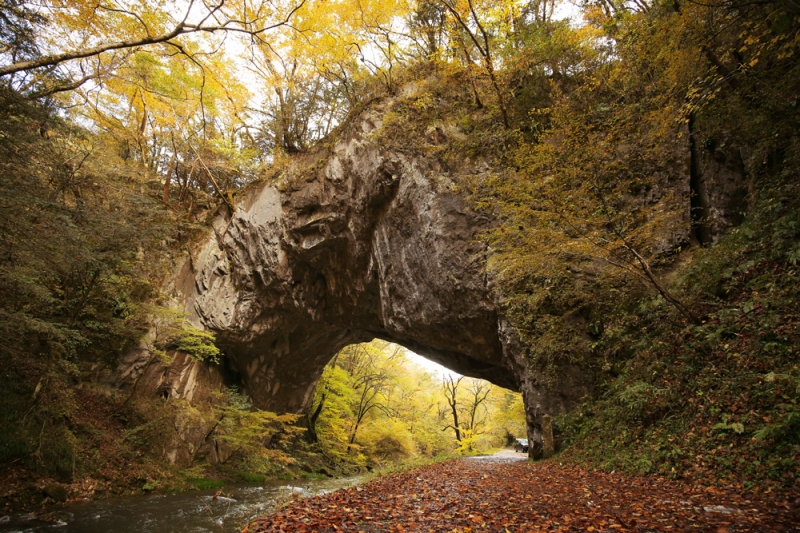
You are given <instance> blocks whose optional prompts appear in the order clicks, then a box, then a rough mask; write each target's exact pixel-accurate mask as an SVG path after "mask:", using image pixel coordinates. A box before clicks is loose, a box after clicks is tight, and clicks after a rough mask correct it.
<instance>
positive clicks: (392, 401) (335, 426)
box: [308, 339, 527, 464]
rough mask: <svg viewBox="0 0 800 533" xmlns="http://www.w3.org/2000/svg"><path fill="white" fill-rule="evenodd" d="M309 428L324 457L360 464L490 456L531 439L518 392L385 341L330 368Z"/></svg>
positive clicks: (357, 348) (353, 347)
mask: <svg viewBox="0 0 800 533" xmlns="http://www.w3.org/2000/svg"><path fill="white" fill-rule="evenodd" d="M308 426H309V432H308V437H309V440H313V441H315V442H317V443H318V445H319V446H320V448H321V449H322V450H324V452H325V454H326V455H328V456H330V457H341V458H342V459H343V460H346V461H349V462H354V463H356V464H359V463H363V464H375V463H381V462H385V461H389V462H395V461H399V460H406V459H410V458H412V457H420V456H422V457H435V456H437V455H440V454H442V453H452V452H454V451H458V452H460V453H467V454H469V453H481V452H488V451H492V450H496V449H498V448H503V447H507V446H509V445H511V444H513V442H514V439H515V438H524V437H526V436H527V428H526V420H525V412H524V406H523V400H522V396H521V394H520V393H518V392H514V391H511V390H508V389H505V388H502V387H499V386H496V385H493V384H491V383H489V382H488V381H486V380H482V379H478V378H470V377H467V376H463V375H460V374H457V373H455V372H453V371H451V370H449V369H447V368H445V367H443V366H440V365H438V364H437V363H434V362H431V361H429V360H427V359H425V358H423V357H422V356H419V355H417V354H415V353H414V352H412V351H409V350H407V349H406V348H404V347H403V346H400V345H398V344H394V343H390V342H387V341H382V340H379V339H374V340H372V341H370V342H365V343H357V344H350V345H348V346H345V347H344V348H343V349H342V350H340V351H339V352H338V353H337V354H336V355H335V356H334V357H333V359H332V360H331V362H330V363H328V365H326V366H325V368H324V371H323V373H322V376H321V378H320V380H319V382H318V384H317V386H316V389H315V393H314V398H313V401H312V405H311V408H310V410H309V419H308Z"/></svg>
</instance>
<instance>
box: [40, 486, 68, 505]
mask: <svg viewBox="0 0 800 533" xmlns="http://www.w3.org/2000/svg"><path fill="white" fill-rule="evenodd" d="M42 493H44V495H45V496H47V497H48V498H50V499H51V500H53V501H56V502H65V501H67V489H66V488H64V486H63V485H59V484H58V483H48V484H47V485H45V486H44V488H42Z"/></svg>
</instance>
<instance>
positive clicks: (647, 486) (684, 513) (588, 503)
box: [244, 452, 800, 533]
mask: <svg viewBox="0 0 800 533" xmlns="http://www.w3.org/2000/svg"><path fill="white" fill-rule="evenodd" d="M511 453H513V452H511ZM505 455H506V456H500V457H488V458H469V459H460V460H456V461H449V462H446V463H440V464H436V465H431V466H427V467H422V468H419V469H416V470H412V471H409V472H404V473H401V474H394V475H391V476H388V477H385V478H381V479H377V480H374V481H371V482H369V483H366V484H364V485H360V486H357V487H353V488H350V489H346V490H342V491H338V492H334V493H331V494H328V495H326V496H321V497H316V498H309V499H306V500H298V501H295V502H292V503H291V504H289V505H288V506H287V507H286V508H284V509H283V510H282V511H280V512H278V513H275V514H272V515H269V516H265V517H261V518H259V519H257V520H256V521H254V522H253V523H251V524H250V525H249V526H248V527H247V528H245V530H244V531H245V532H247V533H257V532H267V531H287V532H289V531H291V532H298V533H300V532H320V533H322V532H332V531H352V532H359V531H361V532H365V533H366V532H379V531H380V532H383V531H386V532H398V533H403V532H412V531H413V532H426V533H427V532H436V533H438V532H451V533H468V532H470V533H471V532H482V531H494V532H503V533H504V532H509V533H517V532H539V531H613V532H619V531H638V532H655V531H659V532H660V531H664V532H675V531H711V532H715V533H733V532H740V531H750V532H771V531H782V532H788V531H800V503H798V499H797V497H796V496H797V495H794V496H795V497H792V498H789V497H787V496H786V495H783V496H782V497H781V496H776V495H773V496H771V497H763V496H762V497H759V498H756V497H752V496H751V497H750V499H748V497H746V496H744V495H740V494H737V493H735V492H732V491H728V490H722V489H713V488H694V487H688V486H685V485H682V484H680V483H677V482H669V481H664V480H660V479H657V478H629V477H625V476H622V475H619V474H606V473H600V472H588V471H585V470H582V469H579V468H574V467H562V466H559V465H558V463H552V462H544V463H530V462H528V461H523V460H519V458H518V456H520V455H521V454H517V455H516V456H508V454H507V453H506V454H505Z"/></svg>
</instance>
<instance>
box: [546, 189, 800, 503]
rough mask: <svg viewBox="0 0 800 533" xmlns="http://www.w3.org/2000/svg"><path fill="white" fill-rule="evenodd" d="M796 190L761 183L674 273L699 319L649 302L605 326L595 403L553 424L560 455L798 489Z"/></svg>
mask: <svg viewBox="0 0 800 533" xmlns="http://www.w3.org/2000/svg"><path fill="white" fill-rule="evenodd" d="M798 194H800V187H798V185H797V183H796V180H786V181H783V180H773V181H772V182H771V183H770V182H765V183H762V184H761V186H760V187H759V190H758V192H757V193H756V198H757V202H756V203H755V207H754V208H753V209H752V210H751V215H750V216H749V217H748V218H747V219H746V220H745V222H744V224H743V225H742V226H740V227H738V228H736V229H734V230H733V231H732V232H731V233H730V234H728V235H727V236H725V237H724V238H723V239H722V240H721V241H720V243H719V244H718V245H716V246H714V247H711V248H707V249H703V250H700V251H698V252H697V253H696V254H695V255H694V257H693V258H692V261H691V263H690V264H689V265H688V266H686V267H684V268H683V269H682V270H681V271H680V272H678V274H679V275H680V279H679V280H677V282H676V285H679V286H680V289H681V292H682V293H683V294H684V295H693V296H694V300H695V306H694V308H695V309H696V310H697V311H698V312H701V314H702V319H703V320H702V323H701V324H698V325H691V324H689V323H687V322H686V321H685V320H682V319H680V318H678V317H676V314H675V313H674V312H673V310H672V309H670V308H669V307H668V306H666V305H665V304H664V303H663V302H661V301H659V300H649V301H639V302H638V303H639V306H638V307H634V308H632V309H630V310H628V311H627V312H625V313H621V314H620V315H619V316H618V317H617V318H615V319H614V320H613V321H611V323H610V324H609V325H608V326H607V327H606V331H605V333H604V335H603V336H602V338H601V339H600V340H599V341H598V342H597V343H596V344H595V345H594V347H593V348H594V353H595V355H596V356H598V357H602V358H604V359H605V360H607V361H614V364H613V365H611V366H610V367H608V368H607V370H608V371H607V372H606V373H605V374H604V375H603V376H604V377H603V378H602V380H601V387H602V391H601V394H600V395H599V397H598V398H597V399H596V400H591V401H587V402H586V403H584V404H583V405H582V406H581V407H580V408H579V409H577V410H576V411H575V412H573V413H572V414H569V415H567V416H564V417H562V418H561V419H560V420H559V423H560V427H561V429H562V430H563V431H564V433H565V437H566V442H567V443H568V444H569V445H570V446H569V448H568V450H567V451H566V453H565V457H567V458H571V459H574V460H577V461H580V462H584V463H588V464H590V465H592V466H595V467H599V468H603V469H606V470H622V471H626V472H635V473H640V474H650V473H658V474H661V475H664V476H667V477H670V478H678V479H681V478H688V479H693V480H697V481H700V482H713V483H723V484H736V485H743V486H744V487H745V488H762V489H764V488H768V487H779V486H780V487H784V488H788V487H795V488H797V487H798V481H800V477H799V476H798V461H799V460H800V358H799V357H798V354H799V353H800V352H799V350H800V343H798V339H800V309H798V307H797V302H798V301H800V265H798V263H799V262H800V261H798V258H797V256H796V255H797V254H796V249H797V244H796V243H797V241H798V234H800V208H798V205H797V202H796V200H795V199H796V198H797V197H798Z"/></svg>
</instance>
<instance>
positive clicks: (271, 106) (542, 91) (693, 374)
mask: <svg viewBox="0 0 800 533" xmlns="http://www.w3.org/2000/svg"><path fill="white" fill-rule="evenodd" d="M0 2H1V3H0V339H2V340H0V388H2V391H3V392H2V394H0V425H1V426H2V427H3V428H4V431H3V432H2V434H0V487H3V488H2V489H0V505H2V506H3V509H4V510H3V511H0V514H2V513H5V512H6V511H8V512H10V511H12V510H14V511H16V510H21V509H29V508H32V507H36V506H39V505H40V503H41V501H42V497H43V496H42V487H44V486H45V485H48V484H53V483H55V484H57V485H60V486H63V487H67V490H68V493H69V495H68V496H66V495H65V496H63V498H56V496H54V494H48V497H49V498H50V499H51V500H53V499H62V500H63V499H67V498H69V499H70V500H74V499H85V498H93V497H102V496H108V495H112V494H133V493H142V492H152V491H169V490H182V489H186V488H191V487H198V488H213V487H216V486H218V484H219V483H222V482H224V481H225V480H231V479H243V480H246V481H256V480H259V479H264V478H266V477H279V476H289V477H291V476H303V475H307V476H326V475H342V474H345V473H352V472H356V471H362V472H363V471H367V470H370V471H372V470H375V471H380V470H381V469H383V468H394V467H396V466H397V465H398V464H401V463H409V462H414V461H433V460H436V458H437V457H438V458H439V459H441V458H443V457H445V456H450V455H452V454H461V455H470V454H476V453H485V452H488V451H493V450H496V449H499V448H502V447H505V446H508V445H509V444H511V443H512V442H513V439H514V438H517V437H523V438H524V437H528V436H529V435H530V436H533V433H532V431H533V430H532V429H531V427H527V426H526V410H525V409H526V408H525V406H524V405H523V397H522V396H521V395H520V394H519V391H509V390H506V389H503V388H501V387H499V386H497V385H492V384H490V383H488V382H486V381H482V380H478V379H475V378H471V377H462V376H460V375H457V374H452V373H442V374H439V375H436V374H434V373H433V372H431V371H429V370H426V369H425V368H423V367H420V366H418V365H416V364H415V363H413V362H412V361H411V360H410V359H409V357H408V355H407V350H406V349H405V348H403V347H402V346H399V345H397V344H392V343H390V342H387V341H385V340H380V339H376V340H374V341H372V342H368V343H360V344H351V345H348V346H346V347H344V348H342V349H341V351H339V352H338V353H337V355H335V356H334V359H333V360H332V361H331V362H330V363H329V364H328V365H327V366H325V369H324V371H323V373H322V375H321V376H320V379H319V382H318V384H317V386H316V389H315V390H314V392H313V397H309V399H310V408H309V409H307V411H306V412H302V413H298V412H292V413H283V412H272V411H267V410H261V409H258V408H256V407H255V406H254V405H253V402H252V400H251V398H250V397H249V396H248V394H247V390H246V388H245V389H243V388H242V386H241V383H239V382H237V380H236V379H235V375H236V369H235V368H234V367H233V366H232V364H231V363H230V357H229V355H228V354H226V347H225V345H224V343H222V342H218V339H217V338H216V335H215V333H214V332H213V331H211V330H210V329H204V328H201V327H198V324H197V323H196V322H193V321H192V320H190V317H189V316H188V315H187V312H186V310H185V309H183V308H180V306H176V305H175V295H174V293H173V291H172V288H171V285H170V282H169V280H171V279H173V278H174V276H175V271H176V269H177V268H178V266H179V265H180V264H181V262H182V261H183V260H184V259H185V257H187V256H188V257H189V259H190V260H191V259H192V257H194V256H193V254H194V253H195V252H196V250H197V249H198V248H199V247H200V245H201V243H202V242H203V239H207V238H208V236H209V235H214V232H217V233H216V236H217V238H218V239H220V240H223V239H224V238H225V237H226V234H227V232H228V226H230V224H231V221H232V220H233V215H230V219H229V221H228V223H227V224H228V226H226V227H224V230H223V231H222V232H219V231H218V229H217V228H215V227H213V226H212V222H213V220H214V217H217V216H219V214H220V213H235V212H236V210H237V209H240V208H242V206H243V205H245V204H246V202H247V200H246V198H247V195H248V194H251V193H252V191H255V190H259V189H258V188H259V187H264V186H274V187H277V188H278V189H280V190H283V189H286V188H291V187H292V186H294V185H293V184H292V183H288V182H287V178H286V176H287V175H290V174H291V172H292V169H293V168H295V166H294V165H296V161H302V160H303V158H304V157H311V156H310V155H309V154H311V155H313V154H315V153H318V152H319V151H320V150H324V149H326V147H328V146H331V145H333V144H335V143H336V142H337V140H339V139H341V138H343V136H345V134H346V132H347V131H348V129H347V128H348V127H349V125H350V124H352V123H355V121H356V120H357V119H358V117H360V116H362V115H363V114H364V113H369V112H370V110H374V109H376V106H378V105H384V104H385V105H387V106H388V107H384V108H381V109H388V111H387V112H386V113H385V114H384V115H383V116H382V117H381V121H382V122H381V124H380V126H379V128H378V129H377V131H376V132H375V133H371V134H370V135H371V136H372V137H371V138H372V139H374V140H375V141H376V142H378V143H379V144H380V145H381V146H382V147H383V148H384V149H386V150H390V151H393V152H395V153H398V154H413V156H414V157H420V158H424V159H426V160H430V161H435V162H436V165H438V167H437V168H443V169H446V172H447V173H448V175H449V176H450V178H448V179H451V180H452V182H453V185H452V186H450V185H448V187H449V189H448V191H452V193H453V194H456V195H457V196H459V197H460V198H461V199H462V200H463V202H464V203H465V205H467V206H468V209H469V210H470V212H474V213H478V214H479V215H480V216H482V217H484V218H485V219H487V220H491V221H492V222H491V223H488V224H486V225H485V226H484V227H482V228H481V229H480V230H479V231H477V239H478V240H479V241H480V243H481V246H484V248H485V253H484V254H483V256H482V260H483V261H484V263H485V265H484V267H483V268H484V270H485V272H486V275H487V276H488V277H489V278H491V280H492V282H491V287H492V290H493V291H495V293H496V295H497V301H498V302H499V303H498V308H499V309H500V311H499V313H501V314H502V316H503V317H505V318H507V320H508V322H509V324H510V325H511V326H512V327H513V330H514V335H516V338H518V340H519V345H520V346H521V347H522V348H521V350H522V352H521V353H523V354H524V358H525V361H526V362H525V364H526V365H528V367H527V368H529V371H528V373H527V374H526V375H533V374H535V376H536V383H537V387H541V390H543V391H548V390H551V391H557V390H559V387H561V386H563V383H566V382H565V381H564V379H565V378H564V368H566V366H565V365H572V366H575V367H576V368H580V369H583V370H585V371H586V372H587V373H588V374H589V375H591V376H592V378H591V390H592V394H590V395H587V396H585V397H582V398H581V400H580V402H575V403H574V405H570V406H569V408H568V409H567V408H565V409H563V410H562V411H561V412H554V413H550V414H553V415H554V416H556V419H555V421H556V437H557V441H558V443H559V447H558V448H559V455H558V461H560V462H562V463H568V464H575V465H582V466H583V467H586V468H596V469H598V470H601V471H606V472H611V471H616V472H626V473H630V474H632V475H639V476H648V475H650V476H661V477H663V478H666V479H670V480H691V481H697V482H699V483H704V484H711V485H713V484H725V485H726V486H735V487H739V488H743V489H747V490H755V491H762V492H769V491H781V490H782V491H787V490H788V491H790V490H797V489H798V483H800V476H799V473H798V461H799V460H800V366H798V350H799V349H800V344H799V343H798V339H799V338H800V337H799V335H800V314H798V305H797V302H798V297H799V296H800V293H799V291H800V270H798V269H800V265H799V264H798V263H800V200H798V199H800V179H798V173H799V172H800V113H799V112H798V106H799V102H800V5H798V3H797V2H796V0H764V1H759V2H750V1H745V0H718V1H717V0H712V1H708V2H699V1H691V0H669V1H667V0H576V1H574V2H561V1H559V0H383V1H377V0H339V1H336V2H332V1H330V0H328V1H321V0H294V1H293V0H275V1H268V0H215V1H211V0H199V1H198V0H188V1H181V2H168V1H163V0H109V1H98V0H41V1H38V2H28V1H26V0H0ZM386 102H390V103H391V105H388V104H386ZM476 161H477V162H480V163H475V162H476ZM476 168H477V169H479V170H475V169H476ZM443 172H445V171H443ZM220 233H221V235H220ZM420 275H422V273H420ZM457 281H458V280H455V278H454V282H457ZM409 348H411V349H413V347H412V346H410V347H409ZM133 349H141V350H144V351H145V352H146V353H147V359H146V361H147V362H146V366H144V367H143V369H140V370H141V372H142V375H145V374H146V373H147V372H150V371H153V369H168V368H170V365H173V364H174V363H175V362H176V361H182V360H184V359H185V360H187V361H189V362H190V363H192V364H196V365H197V366H198V368H205V367H215V368H219V369H220V372H221V373H222V374H224V375H225V376H227V377H226V378H225V380H224V381H225V382H224V383H223V382H220V383H215V387H216V388H215V389H214V390H213V391H211V392H209V393H208V394H207V395H206V396H205V397H204V399H203V400H202V401H192V400H191V398H188V397H186V396H184V397H173V396H172V393H165V395H164V396H161V395H160V393H158V394H156V393H153V394H149V393H147V392H146V391H144V389H143V388H141V390H140V387H139V383H140V382H139V378H136V379H134V380H129V381H124V380H122V378H121V377H120V376H119V375H118V372H119V371H118V369H119V368H120V364H121V363H120V362H121V361H124V359H125V357H126V354H129V353H130V352H131V350H133ZM182 358H183V359H182ZM204 365H205V366H204ZM165 372H166V370H165ZM231 376H233V377H231ZM228 377H231V378H230V379H228ZM145 381H146V380H145ZM142 385H144V381H142ZM529 407H530V406H529ZM530 410H532V407H530V409H529V411H530ZM529 423H530V416H529ZM187 434H192V435H194V436H192V437H191V439H194V440H192V442H195V441H196V442H202V443H206V444H208V443H211V442H212V441H213V443H214V444H213V446H212V447H213V451H209V448H208V446H206V447H205V448H201V447H199V445H198V446H195V445H194V444H192V445H190V446H189V445H186V446H188V447H186V446H184V448H181V450H183V451H180V452H179V453H178V455H177V456H176V455H175V454H173V455H172V456H170V454H169V453H168V450H170V449H173V448H174V446H173V444H174V442H177V441H181V443H183V444H186V443H187V442H189V440H191V439H190V438H189V437H186V436H185V435H187ZM175 449H177V448H175ZM187 450H188V451H187ZM51 492H52V491H51Z"/></svg>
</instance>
